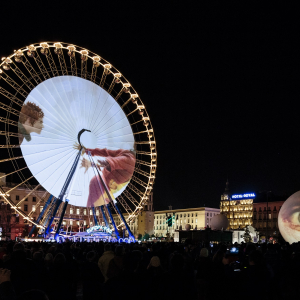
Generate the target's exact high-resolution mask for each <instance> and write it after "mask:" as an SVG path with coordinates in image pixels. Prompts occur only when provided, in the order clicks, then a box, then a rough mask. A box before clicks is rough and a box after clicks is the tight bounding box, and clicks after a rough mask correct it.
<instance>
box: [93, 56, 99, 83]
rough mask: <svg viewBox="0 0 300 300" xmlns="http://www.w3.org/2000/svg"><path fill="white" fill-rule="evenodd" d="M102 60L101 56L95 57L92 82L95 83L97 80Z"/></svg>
mask: <svg viewBox="0 0 300 300" xmlns="http://www.w3.org/2000/svg"><path fill="white" fill-rule="evenodd" d="M100 60H101V58H100V57H99V56H94V57H93V68H92V74H91V81H92V82H94V83H95V81H96V78H97V70H98V67H99V66H100Z"/></svg>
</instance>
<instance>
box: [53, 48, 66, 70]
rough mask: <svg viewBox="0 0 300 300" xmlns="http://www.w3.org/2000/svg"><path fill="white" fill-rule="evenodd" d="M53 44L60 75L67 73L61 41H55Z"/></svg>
mask: <svg viewBox="0 0 300 300" xmlns="http://www.w3.org/2000/svg"><path fill="white" fill-rule="evenodd" d="M54 46H55V50H54V52H55V53H56V55H57V57H58V60H59V64H60V67H61V72H62V75H68V69H67V66H66V61H65V56H64V52H63V49H62V45H61V43H55V44H54Z"/></svg>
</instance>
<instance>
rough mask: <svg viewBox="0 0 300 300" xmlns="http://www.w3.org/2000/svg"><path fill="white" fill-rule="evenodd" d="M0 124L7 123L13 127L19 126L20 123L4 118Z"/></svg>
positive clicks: (0, 119)
mask: <svg viewBox="0 0 300 300" xmlns="http://www.w3.org/2000/svg"><path fill="white" fill-rule="evenodd" d="M0 105H1V104H0ZM0 122H2V123H6V124H9V125H12V126H18V122H16V121H13V120H10V119H8V118H4V117H0Z"/></svg>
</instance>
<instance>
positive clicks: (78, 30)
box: [0, 1, 300, 210]
mask: <svg viewBox="0 0 300 300" xmlns="http://www.w3.org/2000/svg"><path fill="white" fill-rule="evenodd" d="M19 2H20V3H19ZM101 2H102V1H96V2H91V1H83V2H82V1H81V2H76V1H73V2H72V1H71V2H70V1H57V2H55V1H50V2H43V1H41V2H40V1H39V2H36V4H35V5H33V2H27V1H22V2H21V1H18V4H15V2H9V3H10V4H3V3H1V11H2V13H1V21H0V22H1V48H0V54H1V57H2V56H6V55H9V54H10V53H12V52H13V50H14V49H18V48H20V47H22V46H25V45H29V44H31V43H36V42H42V41H53V42H57V41H62V42H67V43H73V44H76V45H80V46H82V47H86V48H87V49H89V50H91V51H93V52H95V53H97V54H99V55H100V56H102V57H103V58H105V59H106V60H108V61H109V62H110V63H111V64H113V65H114V66H115V67H116V68H117V69H119V70H120V71H121V72H122V73H123V74H124V76H125V77H126V78H127V79H128V80H129V82H130V83H131V84H132V86H133V87H134V88H135V89H136V91H137V92H138V94H139V95H140V97H141V99H142V101H143V102H144V104H145V106H146V109H147V111H148V113H149V115H150V118H151V121H152V125H153V128H154V133H155V136H156V141H157V155H158V156H157V163H158V168H157V174H156V182H155V185H154V203H155V204H154V205H155V209H156V210H160V209H167V208H168V205H172V206H173V208H188V207H198V206H203V205H204V204H205V206H210V207H218V206H219V201H220V195H221V194H222V193H223V191H224V188H225V183H226V180H227V177H228V178H229V182H230V188H231V190H232V192H234V193H240V192H241V193H244V192H250V191H265V190H268V191H269V190H271V191H273V192H274V193H275V194H278V195H291V194H293V193H294V192H296V191H298V190H299V189H300V181H299V179H300V178H299V177H300V174H299V166H300V161H299V157H300V143H299V128H300V126H299V115H300V114H299V46H297V45H298V43H299V27H298V19H299V16H297V15H296V12H298V9H297V8H296V7H291V6H287V5H286V3H285V4H284V3H283V2H280V1H276V3H274V2H270V3H268V4H267V3H266V2H265V3H262V2H258V3H259V4H258V5H254V4H253V2H252V1H251V2H250V1H249V2H247V3H248V4H245V3H244V1H209V4H207V5H206V4H205V3H204V2H202V1H107V4H105V5H103V4H101ZM198 2H199V3H198ZM241 2H243V3H244V4H241ZM37 3H41V4H37ZM62 3H63V4H62Z"/></svg>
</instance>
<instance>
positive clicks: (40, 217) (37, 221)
mask: <svg viewBox="0 0 300 300" xmlns="http://www.w3.org/2000/svg"><path fill="white" fill-rule="evenodd" d="M52 198H53V196H52V195H50V197H49V198H48V200H47V202H46V203H45V206H44V207H43V210H42V211H41V213H40V215H39V216H38V218H37V220H36V223H39V222H40V221H41V219H42V217H43V216H44V213H45V211H46V210H47V208H48V206H49V204H50V202H51V200H52ZM35 228H36V225H33V226H32V228H31V230H30V232H29V234H28V237H31V236H32V234H33V232H34V230H35Z"/></svg>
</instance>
